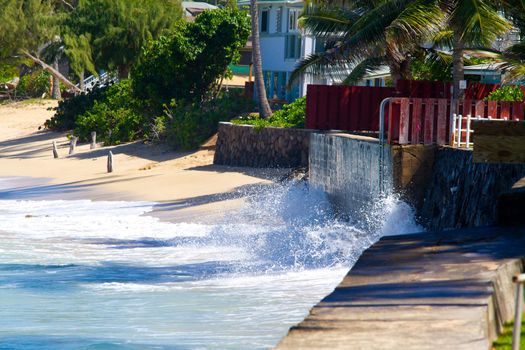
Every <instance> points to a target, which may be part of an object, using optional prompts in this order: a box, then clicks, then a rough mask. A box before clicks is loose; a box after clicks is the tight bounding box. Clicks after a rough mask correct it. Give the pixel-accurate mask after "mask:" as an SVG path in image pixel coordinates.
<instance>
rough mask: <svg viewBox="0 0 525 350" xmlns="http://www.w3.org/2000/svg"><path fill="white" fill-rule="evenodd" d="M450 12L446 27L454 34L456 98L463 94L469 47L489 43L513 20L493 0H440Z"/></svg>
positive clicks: (452, 43)
mask: <svg viewBox="0 0 525 350" xmlns="http://www.w3.org/2000/svg"><path fill="white" fill-rule="evenodd" d="M440 2H441V7H442V8H443V9H444V11H446V12H447V13H448V21H447V27H448V29H449V34H450V35H451V36H452V40H451V46H452V57H453V74H452V76H453V81H454V98H455V99H458V98H462V97H463V92H462V91H461V90H460V89H459V82H460V81H461V80H463V79H464V76H465V74H464V69H463V61H464V53H465V49H466V48H469V47H470V48H486V47H490V46H491V45H492V43H493V42H494V40H496V39H497V38H498V37H499V36H501V35H502V34H504V33H505V32H507V31H508V30H509V29H510V28H511V26H510V23H509V22H508V21H507V20H506V19H505V18H504V17H503V16H502V15H501V14H500V12H499V10H500V9H501V7H500V5H499V4H498V3H497V2H495V1H494V0H440Z"/></svg>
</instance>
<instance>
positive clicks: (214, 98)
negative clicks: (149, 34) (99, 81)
mask: <svg viewBox="0 0 525 350" xmlns="http://www.w3.org/2000/svg"><path fill="white" fill-rule="evenodd" d="M249 26H250V24H249V19H248V16H247V15H246V14H245V13H242V12H239V11H238V10H234V9H229V8H226V9H219V10H213V11H205V12H203V13H201V14H200V15H198V16H197V18H196V19H195V21H194V22H186V21H182V20H180V21H177V22H176V23H175V24H174V25H173V26H172V28H171V29H170V30H169V31H166V32H164V33H163V34H162V35H160V36H159V37H158V38H157V39H156V40H150V41H148V42H146V43H145V44H144V46H143V48H142V50H141V52H140V54H137V55H138V57H136V58H134V59H133V61H134V62H135V63H134V64H133V68H132V69H131V71H130V73H129V76H130V77H129V79H122V80H120V82H118V83H116V84H113V85H111V86H106V87H97V88H94V89H92V90H91V91H90V92H88V93H83V94H79V95H77V96H75V97H73V98H70V99H67V100H63V101H61V102H60V103H59V106H58V108H57V112H56V114H55V116H54V117H53V118H51V119H49V120H48V121H47V122H46V127H47V128H49V129H52V130H71V129H74V134H75V135H76V136H78V137H79V138H80V140H87V139H88V138H89V136H90V133H91V132H92V131H96V132H97V137H98V139H99V140H101V141H104V142H105V143H106V144H118V143H121V142H128V141H133V140H137V139H148V140H168V141H169V142H170V143H171V144H172V145H174V146H176V147H178V148H185V149H187V148H193V147H196V146H198V145H199V144H200V143H201V142H202V141H204V140H205V139H206V138H208V137H210V136H211V135H212V134H213V133H214V132H215V131H216V128H217V123H218V122H219V121H224V120H229V119H230V118H231V116H232V113H235V114H234V115H236V114H241V113H243V112H246V111H249V110H251V109H252V108H253V106H252V103H251V100H249V99H247V98H246V97H244V96H240V94H237V93H221V83H222V81H223V79H224V77H226V76H228V75H229V74H230V72H229V69H228V66H229V65H230V64H231V63H232V62H233V63H235V62H236V60H237V59H238V58H239V53H238V51H239V49H240V48H241V47H242V45H244V43H246V41H247V39H248V35H249Z"/></svg>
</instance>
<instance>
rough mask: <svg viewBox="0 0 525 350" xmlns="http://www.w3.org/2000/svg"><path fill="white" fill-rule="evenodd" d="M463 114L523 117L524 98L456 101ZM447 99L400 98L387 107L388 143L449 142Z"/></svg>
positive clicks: (511, 117)
mask: <svg viewBox="0 0 525 350" xmlns="http://www.w3.org/2000/svg"><path fill="white" fill-rule="evenodd" d="M457 114H461V115H463V116H465V117H466V116H467V115H470V116H473V117H478V116H480V117H482V118H488V117H491V118H493V119H512V120H525V105H524V103H523V102H493V101H490V102H487V101H477V100H470V99H465V100H461V101H460V104H459V112H458V113H457ZM450 115H451V114H450V100H449V99H445V98H399V97H395V98H392V99H391V100H390V103H389V104H388V105H387V107H386V111H385V116H386V117H387V119H386V120H385V130H386V132H387V140H388V143H399V144H420V143H423V144H433V143H435V144H439V145H445V144H449V143H450V139H451V125H450V122H451V120H450Z"/></svg>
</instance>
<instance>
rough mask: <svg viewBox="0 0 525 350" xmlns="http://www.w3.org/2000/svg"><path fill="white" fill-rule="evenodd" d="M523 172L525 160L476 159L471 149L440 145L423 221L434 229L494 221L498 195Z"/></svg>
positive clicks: (424, 206)
mask: <svg viewBox="0 0 525 350" xmlns="http://www.w3.org/2000/svg"><path fill="white" fill-rule="evenodd" d="M524 176H525V164H523V165H522V164H516V165H515V164H481V163H474V162H473V160H472V152H471V151H466V150H458V149H454V148H449V147H443V148H439V149H438V150H437V151H436V155H435V161H434V166H433V172H432V176H431V177H430V178H429V182H428V184H427V190H426V195H425V201H424V202H423V203H422V206H421V209H420V211H419V212H420V215H421V218H422V220H423V224H424V225H425V226H426V227H428V228H429V229H431V230H441V229H447V228H460V227H474V226H484V225H493V224H495V223H496V220H497V214H498V213H497V212H498V199H499V197H500V196H501V195H502V194H503V193H506V192H508V191H510V190H511V188H512V186H513V185H514V184H515V183H516V182H517V181H518V180H520V179H521V178H522V177H524ZM522 208H525V203H522ZM522 212H523V214H525V211H523V210H522Z"/></svg>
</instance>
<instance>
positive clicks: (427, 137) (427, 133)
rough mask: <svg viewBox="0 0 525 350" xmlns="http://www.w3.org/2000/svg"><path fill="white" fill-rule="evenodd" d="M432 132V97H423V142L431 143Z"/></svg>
mask: <svg viewBox="0 0 525 350" xmlns="http://www.w3.org/2000/svg"><path fill="white" fill-rule="evenodd" d="M433 134H434V99H431V98H426V99H425V126H424V132H423V143H424V144H425V145H429V144H431V143H432V136H433Z"/></svg>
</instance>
